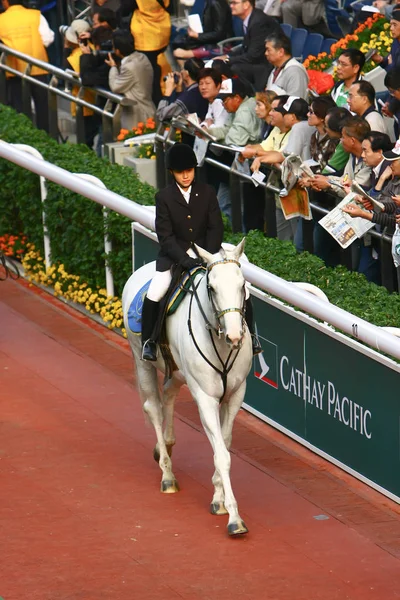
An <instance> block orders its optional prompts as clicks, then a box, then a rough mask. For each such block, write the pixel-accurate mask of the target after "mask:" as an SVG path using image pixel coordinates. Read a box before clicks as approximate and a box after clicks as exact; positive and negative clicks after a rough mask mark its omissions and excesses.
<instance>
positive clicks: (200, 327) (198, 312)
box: [122, 239, 252, 535]
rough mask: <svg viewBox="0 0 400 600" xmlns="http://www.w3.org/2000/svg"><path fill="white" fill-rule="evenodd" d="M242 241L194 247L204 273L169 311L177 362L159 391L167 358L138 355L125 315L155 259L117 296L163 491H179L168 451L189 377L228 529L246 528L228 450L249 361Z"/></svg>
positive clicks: (215, 508)
mask: <svg viewBox="0 0 400 600" xmlns="http://www.w3.org/2000/svg"><path fill="white" fill-rule="evenodd" d="M244 242H245V240H244V239H243V240H242V242H241V243H240V244H238V246H236V247H233V249H232V250H224V249H223V248H221V250H220V251H219V252H218V253H217V254H214V255H212V254H210V253H209V252H206V251H205V250H203V249H202V248H199V247H197V251H198V253H199V255H200V256H201V258H202V259H203V260H204V262H205V264H206V265H207V270H206V274H205V275H204V276H203V277H201V276H198V277H197V278H196V280H195V284H194V287H195V288H196V292H195V293H193V289H192V290H191V292H190V293H188V294H187V295H186V296H185V298H184V299H183V301H182V303H181V305H180V306H179V308H178V310H177V311H176V312H175V313H174V314H173V315H171V316H169V317H167V324H166V330H167V335H168V341H169V345H170V349H171V352H172V355H173V358H174V360H175V363H176V365H177V366H178V369H179V370H178V371H175V372H174V373H173V376H172V378H171V379H169V380H168V381H167V383H166V384H165V385H164V388H163V394H162V396H160V392H159V387H158V378H157V369H159V370H160V371H164V361H163V359H162V357H161V356H159V359H158V361H157V362H154V363H151V362H146V361H142V360H141V358H140V357H141V338H140V336H138V335H135V334H133V333H132V332H131V331H130V330H129V326H128V317H127V312H128V309H129V307H130V304H131V302H132V300H133V299H134V298H135V296H136V294H137V292H138V290H140V289H141V288H142V287H143V285H144V284H145V283H146V282H147V281H149V279H150V278H151V277H152V274H153V273H154V271H155V263H149V264H147V265H145V266H144V267H141V268H140V269H138V270H137V271H136V272H135V273H134V274H133V275H131V277H130V278H129V280H128V281H127V283H126V285H125V288H124V291H123V296H122V305H123V312H124V322H125V328H126V331H127V335H128V339H129V342H130V345H131V348H132V352H133V355H134V358H135V363H136V372H137V380H138V384H139V389H140V393H141V398H142V403H143V409H144V411H145V413H146V414H147V415H148V417H149V419H150V421H151V422H152V424H153V426H154V429H155V432H156V436H157V445H156V447H155V449H154V458H155V460H157V461H158V463H159V466H160V468H161V471H162V481H161V491H162V492H164V493H173V492H177V491H179V486H178V483H177V481H176V479H175V476H174V473H173V471H172V462H171V458H170V456H171V453H172V447H173V445H174V444H175V433H174V422H173V412H174V402H175V398H176V396H177V394H178V392H179V389H180V387H181V386H182V385H183V384H184V383H187V385H188V387H189V390H190V392H191V394H192V397H193V398H194V399H195V401H196V403H197V406H198V409H199V413H200V418H201V422H202V424H203V427H204V430H205V432H206V434H207V437H208V439H209V441H210V443H211V446H212V448H213V451H214V466H215V472H214V475H213V478H212V482H213V484H214V495H213V498H212V502H211V506H210V511H211V513H212V514H214V515H222V514H226V513H229V522H228V533H229V535H238V534H243V533H247V531H248V530H247V527H246V525H245V524H244V522H243V520H242V519H241V517H240V515H239V512H238V506H237V502H236V499H235V496H234V495H233V491H232V486H231V481H230V464H231V458H230V454H229V448H230V444H231V440H232V427H233V422H234V420H235V417H236V415H237V413H238V411H239V409H240V406H241V404H242V402H243V398H244V394H245V391H246V377H247V375H248V373H249V371H250V367H251V363H252V344H251V336H250V333H249V330H248V328H247V326H246V322H245V319H244V305H245V280H244V277H243V274H242V271H241V268H240V262H239V258H240V257H241V255H242V253H243V248H244ZM163 424H164V432H163Z"/></svg>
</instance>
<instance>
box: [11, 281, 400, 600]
mask: <svg viewBox="0 0 400 600" xmlns="http://www.w3.org/2000/svg"><path fill="white" fill-rule="evenodd" d="M0 324H1V326H0V400H1V412H0V532H1V560H0V596H1V597H2V598H3V599H4V600H28V599H29V600H36V599H37V600H100V599H104V600H159V599H160V600H165V599H166V598H168V599H175V598H176V599H178V598H180V599H182V598H183V599H187V600H232V599H236V598H238V599H239V598H240V599H241V600H264V599H268V600H286V599H287V600H303V599H304V600H317V599H321V600H344V599H346V598H348V599H352V600H354V599H363V600H369V599H371V600H372V599H374V600H375V599H376V600H391V599H394V598H400V569H399V567H400V561H399V558H400V510H399V507H398V506H397V505H395V504H394V503H391V502H390V501H388V500H387V499H385V498H383V497H382V496H380V495H379V494H377V493H375V492H373V491H371V490H369V489H368V488H366V487H365V486H364V485H362V484H360V483H358V482H356V481H355V480H353V479H352V478H351V477H349V476H347V475H346V474H344V473H342V472H341V471H339V470H338V469H336V468H334V467H332V466H330V465H329V464H327V463H326V462H324V461H323V460H322V459H319V458H318V457H315V456H314V455H312V454H310V453H309V452H308V451H306V450H304V449H302V448H301V447H300V446H298V445H297V444H295V443H294V442H292V441H290V440H288V439H287V438H285V436H283V435H281V434H279V433H277V432H275V431H274V430H272V429H270V428H269V427H268V426H266V425H265V424H263V423H260V422H259V421H257V420H256V419H254V418H253V417H251V416H249V415H247V414H245V413H241V414H240V415H239V418H238V421H237V424H236V425H235V430H234V443H233V460H232V481H233V485H234V490H235V493H236V497H237V499H238V502H239V507H240V512H241V515H242V517H243V518H244V520H245V522H246V524H247V525H248V527H249V529H250V533H249V534H248V536H246V537H243V538H240V539H230V538H228V537H227V535H226V532H225V528H226V523H227V518H226V517H215V516H212V515H210V514H209V513H208V505H209V502H210V500H211V496H212V488H211V481H210V478H211V475H212V471H213V464H212V454H211V449H210V447H209V444H208V441H207V439H206V438H205V436H204V434H203V432H202V430H201V428H200V427H199V424H198V417H197V414H196V408H195V406H194V404H193V402H192V401H191V400H190V399H189V398H188V394H187V392H184V393H183V394H182V396H181V399H180V401H179V402H178V406H177V414H176V430H177V445H176V446H175V448H174V456H173V459H174V471H175V474H176V476H177V478H178V481H179V483H180V486H181V492H180V493H179V494H175V495H163V494H161V493H160V492H159V485H160V477H161V476H160V471H159V468H158V466H157V465H156V463H155V462H154V461H153V458H152V448H153V445H154V434H153V430H152V429H151V428H150V427H146V426H145V425H144V420H143V415H142V411H141V407H140V403H139V399H138V396H137V394H136V391H135V389H134V387H133V377H132V362H131V357H130V354H129V351H128V349H127V346H126V344H125V342H124V341H122V340H121V338H119V337H118V336H116V335H115V334H113V333H111V332H108V331H107V330H106V329H104V328H102V327H101V326H99V325H96V324H93V323H92V322H90V321H88V320H87V319H86V318H85V317H82V316H81V315H79V314H78V315H77V314H76V313H74V312H73V311H72V310H71V309H69V308H66V307H65V306H64V305H62V304H61V303H59V302H58V301H57V300H54V299H53V298H51V297H50V296H49V295H47V294H46V293H45V292H38V291H35V290H32V289H29V288H28V286H27V285H26V284H24V283H22V284H21V283H15V282H11V281H6V282H0ZM393 468H396V469H398V464H396V465H394V466H393ZM318 515H325V516H327V517H329V518H328V519H325V520H317V519H315V517H316V516H318Z"/></svg>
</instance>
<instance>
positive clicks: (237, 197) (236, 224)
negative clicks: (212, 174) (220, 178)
mask: <svg viewBox="0 0 400 600" xmlns="http://www.w3.org/2000/svg"><path fill="white" fill-rule="evenodd" d="M229 193H230V196H231V210H232V231H233V233H238V232H240V231H243V227H242V198H241V196H242V194H241V186H240V178H239V177H238V176H237V175H235V174H234V173H229Z"/></svg>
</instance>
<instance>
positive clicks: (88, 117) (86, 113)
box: [64, 19, 101, 148]
mask: <svg viewBox="0 0 400 600" xmlns="http://www.w3.org/2000/svg"><path fill="white" fill-rule="evenodd" d="M89 30H90V25H89V23H88V22H87V21H85V20H84V19H75V21H72V23H71V25H70V26H69V27H68V29H67V30H66V32H65V40H64V45H65V47H66V48H67V49H69V50H70V51H71V52H70V54H69V55H68V56H67V59H66V60H67V63H68V67H69V68H71V69H72V70H73V71H75V73H78V75H79V74H80V59H81V56H82V50H81V48H80V45H79V42H80V39H79V36H80V35H81V34H83V33H86V32H88V31H89ZM86 43H89V41H88V39H87V38H86ZM92 49H93V48H92ZM78 92H79V87H78V86H74V87H73V88H72V93H73V95H74V96H77V95H78ZM82 100H86V102H89V103H90V104H95V103H96V93H95V92H94V91H92V90H85V91H84V92H83V96H82ZM71 115H72V116H73V117H75V116H76V104H75V103H74V102H73V103H71ZM83 120H84V124H85V144H86V145H87V146H89V148H93V142H94V138H95V136H96V134H97V133H98V132H99V127H100V123H101V120H100V117H99V116H98V115H97V114H95V113H94V112H93V110H91V109H90V108H87V107H86V106H84V107H83Z"/></svg>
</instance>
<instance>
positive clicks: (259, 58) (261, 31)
mask: <svg viewBox="0 0 400 600" xmlns="http://www.w3.org/2000/svg"><path fill="white" fill-rule="evenodd" d="M279 32H280V27H279V24H278V21H276V20H275V19H274V18H273V17H269V16H268V15H266V14H264V13H263V11H262V10H260V9H259V8H254V9H253V11H252V13H251V15H250V19H249V23H248V27H247V31H246V34H245V36H244V39H243V44H242V45H241V46H239V47H238V48H235V49H234V50H232V52H230V53H229V62H230V63H231V64H232V65H239V64H241V63H250V64H253V65H254V64H262V63H266V64H268V63H267V59H266V58H265V38H266V37H267V36H269V35H271V34H272V33H279Z"/></svg>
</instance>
